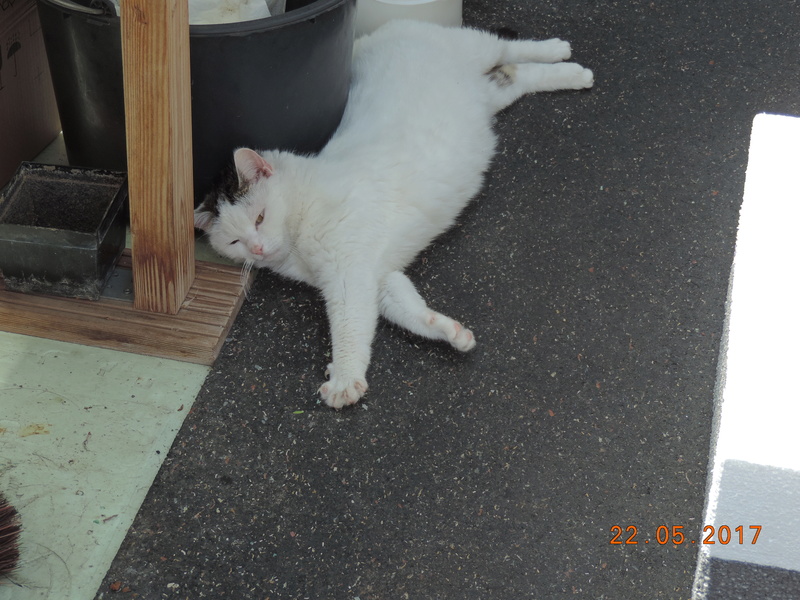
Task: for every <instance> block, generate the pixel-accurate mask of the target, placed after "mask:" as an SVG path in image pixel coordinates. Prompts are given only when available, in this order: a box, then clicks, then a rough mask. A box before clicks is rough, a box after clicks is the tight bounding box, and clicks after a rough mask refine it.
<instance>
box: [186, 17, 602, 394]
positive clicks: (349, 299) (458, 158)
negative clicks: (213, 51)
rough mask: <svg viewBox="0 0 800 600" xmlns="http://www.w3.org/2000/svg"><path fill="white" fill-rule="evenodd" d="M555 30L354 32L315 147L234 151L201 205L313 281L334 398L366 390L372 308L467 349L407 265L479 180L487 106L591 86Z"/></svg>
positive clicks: (461, 331) (237, 246) (213, 236)
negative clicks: (342, 82)
mask: <svg viewBox="0 0 800 600" xmlns="http://www.w3.org/2000/svg"><path fill="white" fill-rule="evenodd" d="M569 56H570V46H569V44H568V43H567V42H563V41H561V40H558V39H552V40H547V41H504V40H500V39H498V38H497V37H496V36H494V35H492V34H490V33H486V32H481V31H476V30H471V29H462V28H444V27H440V26H437V25H431V24H428V23H420V22H413V21H393V22H390V23H389V24H387V25H385V26H383V27H382V28H380V29H378V30H377V31H376V32H374V33H373V34H371V35H369V36H365V37H363V38H361V39H359V40H358V41H357V42H356V49H355V54H354V57H353V81H352V87H351V90H350V97H349V101H348V105H347V108H346V110H345V114H344V116H343V118H342V122H341V125H340V126H339V128H338V130H337V131H336V133H335V134H334V136H333V138H332V139H331V140H330V142H329V143H328V144H327V146H326V147H325V148H324V149H323V150H322V152H320V153H319V154H318V155H316V156H299V155H296V154H292V153H289V152H279V151H272V152H263V153H261V154H259V153H257V152H255V151H253V150H249V149H247V148H240V149H238V150H236V152H235V153H234V157H233V158H234V165H235V168H236V173H233V171H231V173H230V174H229V176H228V181H227V183H225V184H223V186H222V189H221V190H220V191H219V192H218V193H215V194H212V195H209V196H208V197H207V198H206V199H205V201H204V202H203V204H201V205H200V206H199V207H198V208H197V209H196V210H195V225H196V226H197V227H198V228H200V229H203V230H205V231H207V232H208V236H209V239H210V242H211V245H212V246H213V247H214V248H215V249H216V250H217V251H218V252H219V253H220V254H222V255H224V256H227V257H229V258H231V259H234V260H237V261H242V262H244V263H245V268H246V269H249V268H250V267H252V266H255V267H268V268H270V269H272V270H273V271H276V272H278V273H280V274H282V275H285V276H287V277H291V278H294V279H298V280H300V281H304V282H306V283H309V284H311V285H313V286H316V287H317V288H319V289H320V290H321V292H322V295H323V297H324V299H325V303H326V309H327V313H328V320H329V322H330V328H331V340H332V345H333V357H332V362H331V364H330V365H328V369H327V375H328V377H329V379H328V381H327V382H326V383H324V384H323V385H322V386H321V387H320V388H319V393H320V395H321V397H322V399H323V400H324V401H325V402H326V403H327V404H328V405H329V406H332V407H333V408H336V409H339V408H342V407H343V406H345V405H349V404H354V403H356V402H357V401H358V400H359V399H360V398H361V397H362V396H363V395H364V393H365V392H366V391H367V380H366V372H367V366H368V365H369V361H370V347H371V344H372V339H373V335H374V332H375V327H376V323H377V320H378V315H379V314H380V315H382V316H383V317H384V318H386V319H388V320H389V321H391V322H392V323H395V324H396V325H399V326H401V327H404V328H405V329H408V330H410V331H412V332H414V333H416V334H419V335H421V336H424V337H427V338H432V339H437V340H444V341H446V342H449V343H450V344H451V345H452V346H453V347H454V348H456V349H458V350H460V351H462V352H466V351H468V350H471V349H472V348H474V347H475V338H474V336H473V334H472V332H471V331H470V330H469V329H467V328H465V327H464V326H462V325H461V324H460V323H458V322H456V321H454V320H453V319H451V318H449V317H446V316H444V315H443V314H441V313H438V312H435V311H434V310H432V309H430V308H428V307H427V306H426V304H425V301H424V300H423V299H422V298H421V297H420V295H419V294H418V293H417V291H416V289H415V288H414V285H413V284H412V283H411V281H410V280H409V279H408V278H407V277H406V276H405V275H404V274H403V269H404V268H405V267H406V266H408V264H409V263H410V262H411V261H412V260H414V257H415V256H416V255H417V254H418V253H419V252H420V251H421V250H422V249H423V248H425V247H426V246H427V245H428V244H429V243H430V242H431V241H432V240H433V239H434V238H435V237H436V236H438V235H439V234H441V233H442V232H443V231H445V230H446V229H448V228H449V227H450V226H451V225H452V224H453V222H454V220H455V219H456V217H457V216H458V214H459V213H460V212H461V210H462V209H463V208H464V206H465V205H466V204H467V203H468V202H469V200H470V199H471V198H472V197H473V196H475V194H476V193H477V192H478V190H479V189H480V187H481V184H482V180H483V172H484V171H485V170H486V168H487V167H488V166H489V162H490V160H491V158H492V155H493V153H494V146H495V136H494V133H493V131H492V120H493V115H494V114H495V113H496V112H497V111H498V110H500V109H502V108H504V107H505V106H507V105H509V104H511V103H512V102H514V100H516V99H517V98H519V97H520V96H522V95H523V94H526V93H530V92H541V91H553V90H562V89H582V88H588V87H591V86H592V81H593V80H592V72H591V71H589V70H588V69H584V68H583V67H581V66H580V65H578V64H575V63H564V62H561V61H563V60H565V59H567V58H569Z"/></svg>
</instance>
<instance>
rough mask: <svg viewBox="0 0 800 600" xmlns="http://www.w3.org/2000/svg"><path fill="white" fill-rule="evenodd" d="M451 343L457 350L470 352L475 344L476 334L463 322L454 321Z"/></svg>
mask: <svg viewBox="0 0 800 600" xmlns="http://www.w3.org/2000/svg"><path fill="white" fill-rule="evenodd" d="M450 344H451V345H452V346H453V348H455V349H456V350H460V351H461V352H469V351H470V350H472V349H473V348H474V347H475V345H476V342H475V336H474V335H472V332H471V331H470V330H469V329H467V328H466V327H464V326H463V325H462V324H461V323H459V322H457V321H453V332H452V335H451V336H450Z"/></svg>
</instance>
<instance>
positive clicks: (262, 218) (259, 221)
mask: <svg viewBox="0 0 800 600" xmlns="http://www.w3.org/2000/svg"><path fill="white" fill-rule="evenodd" d="M263 222H264V213H263V212H262V213H261V214H260V215H258V217H256V227H258V226H259V225H261V224H262V223H263Z"/></svg>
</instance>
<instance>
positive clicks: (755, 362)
mask: <svg viewBox="0 0 800 600" xmlns="http://www.w3.org/2000/svg"><path fill="white" fill-rule="evenodd" d="M799 164H800V118H796V117H788V116H780V115H768V114H761V115H758V116H757V117H756V118H755V120H754V123H753V131H752V137H751V142H750V155H749V162H748V167H747V181H746V184H745V192H744V202H743V204H742V209H741V214H740V220H739V231H738V235H737V239H736V254H735V258H734V266H733V275H732V281H731V289H730V293H729V298H728V319H727V329H726V336H725V340H724V342H723V344H722V352H721V355H720V365H719V382H718V385H717V392H716V408H715V412H716V435H715V438H714V440H713V462H712V471H711V481H710V486H709V497H708V500H707V505H706V516H705V519H704V523H705V524H706V528H708V529H707V531H704V535H703V538H704V539H706V540H707V541H708V542H709V543H703V544H702V546H701V548H700V557H699V563H698V572H697V578H696V581H695V597H696V598H698V599H703V598H728V599H735V598H742V599H744V598H754V597H758V598H796V597H800V514H799V513H798V511H797V507H798V505H800V439H798V436H797V423H798V422H800V392H798V389H797V383H796V371H795V368H796V366H795V361H794V355H795V352H794V344H795V340H797V339H798V337H800V319H798V318H797V309H796V304H797V300H796V291H797V284H796V282H795V280H794V277H792V273H793V272H794V270H795V262H796V259H797V256H798V255H800V242H799V241H798V238H797V234H796V224H797V223H798V222H799V221H800V171H798V165H799ZM728 532H730V539H729V538H728ZM706 533H707V535H706ZM726 540H727V541H726ZM698 541H699V540H698ZM718 561H727V562H729V563H730V564H728V565H726V566H725V568H724V570H723V571H720V570H719V569H716V570H715V566H714V564H713V563H715V562H718ZM731 561H733V562H731ZM754 569H765V570H766V572H768V573H769V574H770V575H769V576H768V577H767V579H766V581H765V580H764V576H762V577H755V576H754V575H753V570H754ZM776 570H778V571H780V570H786V571H788V573H785V574H782V575H781V576H780V577H782V579H783V580H784V582H783V584H782V585H781V586H779V587H776V586H775V585H774V581H773V580H774V577H775V576H776V575H775V572H776ZM722 572H724V575H720V573H722ZM714 573H716V576H714ZM789 582H792V583H789Z"/></svg>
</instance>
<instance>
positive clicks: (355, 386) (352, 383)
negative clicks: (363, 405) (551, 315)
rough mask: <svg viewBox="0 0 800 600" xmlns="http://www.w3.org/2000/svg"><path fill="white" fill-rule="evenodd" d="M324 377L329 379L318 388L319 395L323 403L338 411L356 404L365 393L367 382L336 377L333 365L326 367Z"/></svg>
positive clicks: (360, 379)
mask: <svg viewBox="0 0 800 600" xmlns="http://www.w3.org/2000/svg"><path fill="white" fill-rule="evenodd" d="M325 375H326V376H327V377H328V378H329V379H328V381H326V382H325V383H323V384H322V385H321V386H320V388H319V395H320V397H321V398H322V400H323V402H325V404H327V405H328V406H330V407H331V408H335V409H336V410H340V409H342V408H344V407H345V406H351V405H353V404H355V403H356V402H358V401H359V400H360V399H361V397H362V396H363V395H364V394H366V393H367V388H368V386H367V381H366V380H365V379H364V378H347V377H341V378H340V377H337V376H336V374H335V373H334V369H333V363H331V364H329V365H328V368H327V369H326V371H325Z"/></svg>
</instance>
